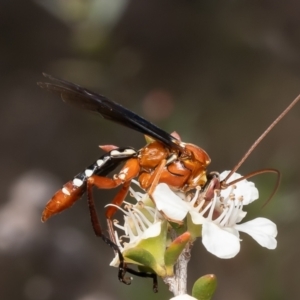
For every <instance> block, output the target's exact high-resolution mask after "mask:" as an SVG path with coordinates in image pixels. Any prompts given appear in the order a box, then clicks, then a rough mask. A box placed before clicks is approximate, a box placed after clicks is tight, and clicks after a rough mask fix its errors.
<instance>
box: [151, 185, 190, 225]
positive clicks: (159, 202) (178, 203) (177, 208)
mask: <svg viewBox="0 0 300 300" xmlns="http://www.w3.org/2000/svg"><path fill="white" fill-rule="evenodd" d="M152 197H153V199H154V202H155V204H156V207H157V209H158V210H159V211H162V212H163V213H164V214H165V215H166V216H167V218H169V219H170V220H174V221H182V220H183V219H184V218H185V217H186V215H187V213H188V211H189V206H188V204H187V203H186V202H184V201H183V200H182V199H181V198H180V197H179V196H177V195H176V194H175V193H174V192H173V191H172V190H171V189H170V188H169V186H168V185H167V184H165V183H160V184H158V185H157V187H156V188H155V190H154V193H153V194H152Z"/></svg>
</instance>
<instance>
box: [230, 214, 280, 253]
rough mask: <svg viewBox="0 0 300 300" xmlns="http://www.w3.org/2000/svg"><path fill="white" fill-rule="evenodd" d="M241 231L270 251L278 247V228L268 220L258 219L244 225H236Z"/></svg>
mask: <svg viewBox="0 0 300 300" xmlns="http://www.w3.org/2000/svg"><path fill="white" fill-rule="evenodd" d="M235 228H236V229H237V230H239V231H243V232H245V233H247V234H249V235H250V236H251V237H252V238H253V239H254V240H256V242H257V243H259V244H260V245H261V246H263V247H266V248H268V249H275V248H276V247H277V241H276V239H275V237H276V236H277V226H276V224H275V223H273V222H272V221H270V220H268V219H266V218H256V219H254V220H251V221H249V222H246V223H243V224H237V225H235Z"/></svg>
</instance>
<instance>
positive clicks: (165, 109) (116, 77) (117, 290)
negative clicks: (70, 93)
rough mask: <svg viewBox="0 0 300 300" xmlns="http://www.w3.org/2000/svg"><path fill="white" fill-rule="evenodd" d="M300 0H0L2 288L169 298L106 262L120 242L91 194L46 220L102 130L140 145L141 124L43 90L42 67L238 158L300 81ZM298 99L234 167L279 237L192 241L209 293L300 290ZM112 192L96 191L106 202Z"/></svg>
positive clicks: (216, 153) (220, 157)
mask: <svg viewBox="0 0 300 300" xmlns="http://www.w3.org/2000/svg"><path fill="white" fill-rule="evenodd" d="M299 10H300V3H299V2H298V1H292V0H287V1H270V0H260V1H234V0H231V1H200V0H199V1H196V0H194V1H192V0H190V1H179V0H172V1H171V0H169V1H167V0H165V1H159V0H151V1H150V0H148V1H140V0H109V1H108V0H107V1H105V0H102V1H100V0H98V1H97V0H85V1H83V0H81V1H79V0H73V1H66V0H65V1H61V0H36V1H29V0H27V1H24V0H15V1H8V0H2V1H0V78H1V80H0V107H1V109H0V122H1V127H0V128H1V130H0V141H1V150H0V151H1V155H0V161H1V164H0V166H1V181H0V187H1V198H0V205H1V206H0V299H3V300H7V299H8V300H14V299H18V300H19V299H25V300H52V299H55V300H60V299H64V300H65V299H76V300H96V299H97V300H98V299H107V300H111V299H141V298H142V299H143V300H148V299H149V300H150V299H169V298H170V297H171V295H170V293H169V292H168V290H167V288H166V287H165V286H164V284H163V283H162V282H160V284H159V289H160V291H159V294H154V293H153V292H152V288H151V281H150V280H147V279H140V278H134V280H133V283H132V285H131V286H125V285H123V284H121V283H119V282H118V280H117V270H116V269H114V268H110V267H108V263H109V262H110V261H111V259H112V258H113V253H112V251H111V249H110V248H109V247H107V246H106V245H105V244H104V243H103V242H102V241H101V240H100V239H98V238H96V237H95V236H94V234H93V231H92V229H91V225H90V221H89V215H88V209H87V205H86V201H85V200H84V199H82V200H81V201H78V203H77V204H76V205H75V206H74V207H73V208H72V209H69V210H68V211H66V212H64V213H63V214H60V215H58V216H56V217H54V218H53V219H51V220H49V221H48V222H47V223H46V224H42V223H41V222H40V215H41V211H42V209H43V206H44V205H45V203H46V202H47V201H48V199H49V198H50V197H51V196H52V195H53V193H54V192H55V191H56V190H58V189H59V188H60V187H61V185H62V184H63V183H65V182H66V181H68V180H70V179H71V178H72V177H73V176H74V175H75V174H77V173H78V172H79V171H81V170H83V169H84V168H85V167H86V166H87V165H89V164H90V163H92V162H93V161H94V160H95V159H96V158H97V157H98V156H99V155H100V150H99V148H98V145H100V144H116V145H120V146H127V145H130V146H134V147H136V148H140V147H142V146H143V145H144V138H143V136H142V135H141V134H138V133H135V132H133V131H131V130H129V129H126V128H122V127H121V126H118V125H115V124H112V123H110V122H108V121H105V120H101V118H99V117H98V116H96V115H93V114H89V113H86V112H84V111H80V110H77V109H75V108H73V107H69V106H67V105H64V104H63V103H62V101H60V100H59V99H58V97H55V96H53V95H51V94H49V93H46V92H45V91H43V90H41V89H39V88H38V87H37V85H36V82H37V81H41V80H44V79H43V77H42V75H41V73H42V72H48V73H50V74H52V75H55V76H58V77H61V78H64V79H67V80H70V81H73V82H76V83H78V84H81V85H83V86H85V87H88V88H90V89H92V90H95V91H99V92H101V93H103V94H105V95H107V96H108V97H110V98H111V99H114V100H116V101H118V102H120V103H122V104H123V105H125V106H126V107H128V108H130V109H131V110H133V111H135V112H137V113H138V114H141V115H143V116H144V117H145V118H147V119H149V120H151V121H153V122H155V123H156V124H158V125H159V126H160V127H162V128H163V129H165V130H166V131H169V132H171V131H173V130H176V131H177V132H179V133H180V134H181V136H182V139H183V140H184V141H189V142H192V143H194V144H197V145H200V146H201V147H203V148H204V149H205V150H206V151H207V152H208V153H209V154H210V156H211V158H212V164H211V167H210V169H209V170H211V171H212V170H217V171H222V170H225V169H230V168H232V167H233V166H234V165H235V164H236V163H237V162H238V161H239V160H240V158H241V157H242V155H243V154H244V153H245V151H246V150H247V149H248V148H249V146H250V145H251V144H252V143H253V142H254V140H255V139H256V138H258V136H259V135H260V134H261V133H262V131H263V130H264V129H265V128H266V127H267V126H268V125H269V124H270V123H271V122H272V121H273V120H274V119H275V117H276V116H277V115H278V114H279V113H280V112H281V111H282V110H283V109H284V108H285V107H286V106H287V105H288V104H289V102H291V101H292V99H293V98H295V96H297V95H298V94H299V93H300V56H299V53H300V18H299ZM299 116H300V104H298V106H296V107H295V108H294V109H293V111H291V112H290V113H289V115H288V116H286V118H285V119H284V120H283V121H282V122H281V123H280V124H279V125H278V126H277V127H276V128H275V129H274V130H273V131H272V132H271V133H270V134H269V135H268V137H267V138H266V139H265V140H264V141H263V142H262V143H261V144H260V145H259V146H258V147H257V149H256V150H255V151H254V152H253V154H252V155H251V157H250V158H249V159H248V160H247V162H246V163H245V164H244V165H243V166H242V167H241V169H240V172H241V173H242V174H246V173H248V172H250V171H253V170H257V169H262V168H266V167H273V168H277V169H279V170H280V172H281V173H282V176H283V180H282V184H281V187H280V189H279V191H278V193H277V194H276V195H275V197H274V198H273V199H272V201H271V202H270V203H269V204H268V205H267V206H266V207H265V208H263V209H262V208H261V207H262V205H263V203H264V201H265V200H266V199H267V197H268V195H269V194H270V193H271V192H272V189H273V186H274V175H272V174H270V175H261V176H258V177H256V178H255V182H256V184H257V185H258V187H259V189H260V194H261V200H260V201H257V202H258V203H255V204H253V205H252V207H249V210H248V216H247V217H248V219H251V218H254V217H257V216H261V217H267V218H270V219H271V220H273V221H274V222H275V223H276V224H277V225H278V230H279V235H278V247H277V249H276V250H274V251H269V250H266V249H264V248H262V247H260V246H258V245H257V244H256V242H255V241H253V240H252V239H251V238H250V237H248V236H245V235H243V237H242V238H243V242H242V248H241V252H240V253H239V255H238V256H237V257H236V258H234V259H231V260H221V259H218V258H216V257H214V256H212V255H211V254H209V253H207V252H206V251H205V250H204V249H203V246H202V244H201V241H200V240H199V241H197V243H196V245H195V246H194V249H193V256H192V261H191V263H190V265H189V274H188V276H189V286H188V288H189V292H190V290H191V287H192V283H193V282H194V281H195V280H196V279H197V278H198V277H200V276H201V275H204V274H207V273H214V274H216V275H217V277H218V280H219V285H218V290H217V292H216V294H215V297H214V299H216V300H217V299H222V300H224V299H243V300H250V299H275V300H277V299H296V298H297V297H298V295H299V281H300V268H299V267H300V263H299V253H300V252H299V247H300V242H299V233H300V218H299V211H300V201H299V200H300V188H299V175H300V160H299V153H300V141H299V135H300V133H299V128H300V118H299ZM113 195H114V192H113V193H112V192H104V191H97V192H96V197H97V199H98V200H99V201H97V203H98V207H99V211H101V208H102V207H103V206H104V204H107V203H108V202H109V201H110V199H111V198H112V196H113Z"/></svg>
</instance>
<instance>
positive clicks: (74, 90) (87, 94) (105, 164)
mask: <svg viewBox="0 0 300 300" xmlns="http://www.w3.org/2000/svg"><path fill="white" fill-rule="evenodd" d="M44 76H45V77H46V78H48V79H50V80H51V81H52V82H51V83H44V82H39V83H38V85H39V86H40V87H42V88H43V89H46V90H48V91H50V92H54V93H56V94H58V95H60V96H61V98H62V100H63V101H64V102H67V103H70V104H72V105H75V106H78V107H80V108H84V109H87V110H90V111H94V112H97V113H99V114H100V115H102V116H103V117H104V118H105V119H108V120H111V121H113V122H116V123H119V124H121V125H123V126H126V127H128V128H131V129H133V130H136V131H138V132H141V133H142V134H144V135H146V136H148V137H150V138H151V141H150V142H149V143H148V144H147V145H146V146H145V147H143V148H141V149H140V150H135V149H134V148H132V147H125V148H120V147H116V146H112V145H106V146H102V147H101V148H102V149H103V150H105V151H106V154H104V155H102V156H101V157H100V158H98V159H97V160H96V161H95V162H94V163H93V164H91V165H90V166H89V167H87V168H86V169H85V170H84V171H83V172H80V173H79V174H77V175H76V176H75V177H74V178H73V179H72V180H70V181H69V182H67V183H66V184H65V185H64V186H63V187H62V188H61V189H60V190H59V191H57V192H56V193H55V195H54V196H53V197H52V198H51V199H50V200H49V202H48V203H47V205H46V207H45V209H44V211H43V214H42V221H46V220H47V219H48V218H50V217H51V216H53V215H55V214H57V213H59V212H61V211H63V210H65V209H67V208H69V207H70V206H72V205H73V204H74V203H75V202H76V201H77V200H79V199H80V198H81V197H82V195H83V194H85V193H87V196H88V203H89V209H90V214H91V220H92V225H93V229H94V231H95V233H96V235H97V236H99V237H101V238H102V239H103V240H104V241H105V242H106V243H107V244H108V245H110V246H111V247H112V248H113V249H114V250H115V251H116V252H117V253H118V255H119V260H120V266H119V273H118V276H119V280H120V281H122V282H124V283H126V284H129V283H130V281H128V279H127V278H125V273H126V272H129V273H131V274H134V275H138V276H141V277H151V278H152V279H153V289H154V290H155V291H157V278H156V274H154V273H145V272H138V271H135V270H133V269H130V268H128V267H127V265H126V263H125V262H124V259H123V257H122V253H121V252H120V250H119V248H118V246H117V245H116V243H115V242H114V234H113V229H112V217H113V216H114V214H115V212H116V210H117V209H116V206H120V205H121V204H122V202H123V201H124V198H125V197H126V195H127V193H128V191H129V187H130V183H131V180H132V179H134V178H137V179H138V182H139V184H140V186H141V188H142V189H144V190H146V191H147V193H148V194H149V195H150V197H151V195H152V193H153V192H154V190H155V187H156V186H157V184H158V183H166V184H167V185H169V186H170V187H171V188H173V189H175V190H178V191H182V192H187V191H190V190H193V189H195V188H198V189H199V188H200V189H201V192H202V196H203V197H204V198H205V200H206V201H210V200H211V199H212V197H213V194H214V190H215V189H224V188H226V187H228V186H229V185H232V184H235V183H236V182H237V181H240V180H242V179H245V178H250V177H252V176H254V175H257V174H261V173H266V172H274V173H276V174H277V182H276V187H275V189H274V191H273V192H272V195H271V197H272V196H273V194H274V193H275V191H276V189H277V187H278V185H279V180H280V173H279V171H277V170H275V169H263V170H259V171H255V172H252V173H250V174H248V175H246V176H244V177H242V178H239V179H238V180H235V181H231V182H227V181H228V180H229V178H230V177H231V175H232V174H233V173H234V172H235V171H237V170H238V169H239V167H240V166H241V165H242V164H243V162H244V161H245V160H246V159H247V158H248V156H249V155H250V154H251V153H252V151H253V150H254V149H255V148H256V146H257V145H258V144H259V143H260V142H261V141H262V140H263V138H264V137H265V136H266V135H267V134H268V133H269V132H270V131H271V130H272V129H273V127H274V126H275V125H276V124H277V123H278V122H279V121H280V120H281V119H282V118H283V117H284V116H285V115H286V114H287V113H288V112H289V110H290V109H291V108H292V107H293V106H294V105H295V104H296V103H297V102H298V101H299V100H300V96H298V97H297V98H296V99H295V100H293V102H292V103H291V104H290V105H289V106H288V107H287V108H286V109H285V110H284V111H283V112H282V113H281V114H280V115H279V116H278V117H277V118H276V119H275V121H274V122H273V123H272V124H271V125H270V126H269V127H268V128H267V129H266V130H265V131H264V133H263V134H262V135H261V136H260V137H259V138H258V139H257V140H256V141H255V143H254V144H253V145H252V146H251V147H250V148H249V150H248V151H247V152H246V154H245V155H244V156H243V158H242V159H241V160H240V162H239V163H238V164H237V165H236V166H235V167H234V168H233V169H232V171H231V172H230V173H229V174H228V176H227V177H226V178H225V179H224V180H222V181H220V180H219V179H218V174H217V173H216V172H211V173H207V166H208V165H209V163H210V157H209V156H208V154H207V153H206V152H205V150H203V149H202V148H200V147H198V146H196V145H194V144H190V143H184V142H182V141H181V139H180V137H179V135H178V134H176V133H173V134H169V133H167V132H165V131H164V130H162V129H160V128H159V127H157V126H155V125H154V124H152V123H150V122H149V121H147V120H145V119H144V118H142V117H140V116H138V115H136V114H135V113H133V112H131V111H130V110H128V109H126V108H124V107H123V106H121V105H120V104H118V103H115V102H113V101H111V100H109V99H107V98H106V97H104V96H102V95H100V94H97V93H94V92H91V91H89V90H87V89H85V88H82V87H80V86H78V85H76V84H73V83H71V82H68V81H64V80H61V79H58V78H55V77H52V76H50V75H47V74H44ZM122 163H123V164H124V166H123V167H122V168H121V170H120V171H119V172H118V174H115V175H114V176H113V177H112V178H111V177H108V174H109V173H110V172H111V171H113V170H114V169H116V168H117V167H118V166H119V165H120V164H122ZM94 186H95V187H97V188H99V189H113V188H116V187H118V186H121V189H120V190H119V192H118V193H117V195H116V196H115V197H114V199H113V201H112V204H113V206H109V207H108V209H107V210H106V219H107V224H108V228H109V235H110V238H108V237H106V236H105V235H104V234H103V231H102V228H101V226H100V222H99V220H98V217H97V214H96V210H95V206H94V200H93V195H92V188H93V187H94ZM271 197H270V198H271ZM270 198H269V199H270ZM170 221H172V220H170Z"/></svg>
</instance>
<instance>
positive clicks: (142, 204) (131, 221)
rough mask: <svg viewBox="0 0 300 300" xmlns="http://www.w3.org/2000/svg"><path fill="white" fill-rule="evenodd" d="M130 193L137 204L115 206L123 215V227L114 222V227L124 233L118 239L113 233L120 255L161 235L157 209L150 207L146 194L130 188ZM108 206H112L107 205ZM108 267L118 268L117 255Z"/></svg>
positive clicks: (126, 203) (160, 218) (116, 234)
mask: <svg viewBox="0 0 300 300" xmlns="http://www.w3.org/2000/svg"><path fill="white" fill-rule="evenodd" d="M130 192H131V194H132V195H133V196H134V198H135V199H136V200H137V203H136V204H135V205H132V204H130V203H128V202H125V201H124V202H123V206H124V208H121V207H118V206H117V208H118V209H119V210H120V211H122V212H123V213H124V225H120V224H118V223H117V222H114V226H115V227H116V228H118V229H120V230H121V231H123V232H124V234H123V235H122V236H120V237H119V235H118V232H117V231H115V241H116V244H117V245H118V246H119V249H120V251H121V252H122V253H124V251H126V250H128V249H132V248H134V247H136V246H138V245H139V243H141V242H142V241H144V240H147V239H149V238H153V237H158V236H159V235H160V234H161V226H162V222H161V220H163V218H162V216H161V215H160V213H159V212H158V211H157V209H156V208H153V207H152V206H153V205H152V202H151V200H150V199H149V197H148V195H147V194H142V193H140V192H135V191H134V190H133V189H132V188H130ZM151 205H152V206H151ZM108 206H114V205H112V204H109V205H108ZM124 239H125V240H124ZM110 265H111V266H115V267H118V265H119V256H118V255H117V254H116V256H115V258H114V259H113V261H112V262H111V263H110Z"/></svg>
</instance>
